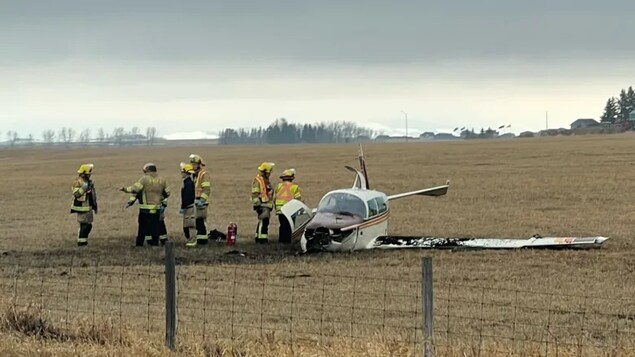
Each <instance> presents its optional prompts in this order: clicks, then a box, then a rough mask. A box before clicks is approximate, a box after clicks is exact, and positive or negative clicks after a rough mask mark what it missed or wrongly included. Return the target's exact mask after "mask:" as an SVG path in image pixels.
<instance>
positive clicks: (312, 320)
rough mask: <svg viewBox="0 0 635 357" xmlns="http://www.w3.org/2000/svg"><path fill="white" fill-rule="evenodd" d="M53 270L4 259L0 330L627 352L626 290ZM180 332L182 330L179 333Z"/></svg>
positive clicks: (188, 271) (168, 269)
mask: <svg viewBox="0 0 635 357" xmlns="http://www.w3.org/2000/svg"><path fill="white" fill-rule="evenodd" d="M165 249H166V259H165V262H166V263H165V264H157V263H156V262H152V261H148V262H147V264H143V265H136V266H127V267H120V266H118V267H111V266H101V265H100V264H99V262H98V261H95V262H94V263H93V264H86V263H80V264H78V263H76V262H75V261H74V260H73V258H71V260H70V262H69V264H68V266H67V267H64V269H62V271H61V272H60V269H47V268H32V267H28V266H15V267H13V269H12V272H11V276H10V278H2V279H1V280H0V288H1V292H0V298H1V300H0V301H4V302H5V304H4V305H5V306H3V307H4V308H5V313H4V318H3V319H2V321H0V324H2V327H3V328H10V329H13V330H16V331H17V332H21V333H25V334H29V335H35V336H40V337H44V338H48V339H58V340H63V341H66V340H86V341H89V342H97V343H104V344H105V343H117V344H130V343H131V342H132V341H133V338H131V337H130V334H131V333H134V336H135V338H138V337H139V335H140V334H141V335H146V336H147V338H148V339H152V340H155V341H162V342H163V341H164V342H165V345H166V346H167V347H168V348H169V349H172V350H175V349H177V348H178V346H179V341H183V342H181V343H186V342H185V341H192V339H193V340H195V341H201V342H204V341H212V342H213V341H217V340H225V341H236V342H239V341H244V340H262V339H265V340H269V341H275V342H277V343H285V344H291V345H294V344H305V343H319V344H322V345H324V344H328V343H333V342H337V341H342V340H345V341H352V342H360V343H362V344H364V343H367V342H369V341H376V342H377V343H391V344H398V345H401V346H407V347H408V350H409V351H411V353H412V354H413V355H423V356H454V355H465V353H469V355H474V356H481V355H483V356H493V355H494V356H495V355H504V356H507V355H525V354H527V355H539V356H558V355H562V356H569V355H575V356H584V355H599V354H603V355H604V354H611V355H621V354H623V355H629V354H635V298H634V299H614V298H610V297H603V296H591V295H587V296H580V295H570V294H566V293H544V292H534V291H524V290H519V289H502V288H496V287H486V286H470V285H467V284H455V283H452V282H447V281H445V282H444V281H435V279H434V277H433V274H432V270H433V269H432V259H431V258H429V257H424V258H423V259H422V265H421V278H420V279H412V278H387V277H365V276H363V275H362V274H360V275H355V274H354V273H352V274H349V275H347V274H305V273H301V272H291V273H288V272H285V273H283V272H275V271H266V270H262V269H257V268H251V267H250V266H248V265H242V266H233V267H231V266H217V265H208V266H205V265H193V266H189V265H177V264H176V259H175V252H174V246H173V244H172V243H168V245H166V248H165ZM186 337H187V339H186Z"/></svg>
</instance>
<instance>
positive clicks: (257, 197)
mask: <svg viewBox="0 0 635 357" xmlns="http://www.w3.org/2000/svg"><path fill="white" fill-rule="evenodd" d="M274 166H275V164H274V163H273V162H263V163H262V164H260V166H258V171H259V172H258V175H256V177H255V178H254V180H253V182H252V184H251V203H252V206H253V209H254V211H256V213H257V214H258V225H257V226H256V243H267V242H268V234H269V219H270V218H271V211H272V210H273V189H272V187H271V183H270V182H269V176H270V175H271V171H273V167H274Z"/></svg>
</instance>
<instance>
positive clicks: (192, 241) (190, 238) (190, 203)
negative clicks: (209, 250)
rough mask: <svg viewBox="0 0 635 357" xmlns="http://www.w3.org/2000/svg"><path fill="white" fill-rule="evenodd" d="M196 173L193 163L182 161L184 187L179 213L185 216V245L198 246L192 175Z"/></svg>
mask: <svg viewBox="0 0 635 357" xmlns="http://www.w3.org/2000/svg"><path fill="white" fill-rule="evenodd" d="M194 173H195V171H194V166H192V164H186V163H184V162H182V163H181V177H182V178H183V187H182V188H181V209H180V210H179V214H181V215H182V216H183V234H185V239H186V242H185V246H186V247H196V245H197V244H196V243H197V240H196V207H194V202H195V201H196V193H195V189H194V180H192V175H193V174H194Z"/></svg>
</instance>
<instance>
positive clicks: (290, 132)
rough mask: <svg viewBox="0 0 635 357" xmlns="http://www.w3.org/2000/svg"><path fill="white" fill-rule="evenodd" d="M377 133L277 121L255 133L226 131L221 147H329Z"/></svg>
mask: <svg viewBox="0 0 635 357" xmlns="http://www.w3.org/2000/svg"><path fill="white" fill-rule="evenodd" d="M377 134H378V133H377V132H375V131H373V130H371V129H368V128H364V127H360V126H357V124H355V123H353V122H348V121H335V122H329V123H318V124H295V123H289V122H288V121H287V120H286V119H285V118H280V119H276V120H275V121H274V122H273V123H271V124H270V125H269V126H268V127H266V128H263V127H258V128H252V129H224V130H222V131H221V132H220V133H219V135H218V136H219V141H218V143H219V144H221V145H235V144H254V145H257V144H328V143H345V142H350V141H354V140H357V139H358V138H372V137H374V136H375V135H377Z"/></svg>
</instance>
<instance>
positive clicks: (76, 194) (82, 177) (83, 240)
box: [71, 164, 97, 246]
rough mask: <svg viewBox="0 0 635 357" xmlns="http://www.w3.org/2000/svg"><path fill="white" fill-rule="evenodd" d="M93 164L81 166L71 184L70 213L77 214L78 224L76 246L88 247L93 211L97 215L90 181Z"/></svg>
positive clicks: (94, 196)
mask: <svg viewBox="0 0 635 357" xmlns="http://www.w3.org/2000/svg"><path fill="white" fill-rule="evenodd" d="M93 168H94V165H93V164H83V165H81V166H80V167H79V169H78V170H77V174H78V176H77V178H76V179H75V182H73V185H72V189H73V204H72V206H71V213H75V214H77V222H79V232H78V234H77V245H78V246H85V245H88V235H89V234H90V231H91V230H92V229H93V211H94V212H95V213H97V195H96V193H95V186H94V183H93V181H92V180H91V175H92V173H93Z"/></svg>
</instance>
